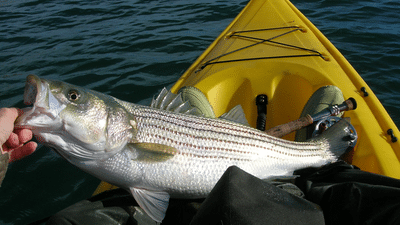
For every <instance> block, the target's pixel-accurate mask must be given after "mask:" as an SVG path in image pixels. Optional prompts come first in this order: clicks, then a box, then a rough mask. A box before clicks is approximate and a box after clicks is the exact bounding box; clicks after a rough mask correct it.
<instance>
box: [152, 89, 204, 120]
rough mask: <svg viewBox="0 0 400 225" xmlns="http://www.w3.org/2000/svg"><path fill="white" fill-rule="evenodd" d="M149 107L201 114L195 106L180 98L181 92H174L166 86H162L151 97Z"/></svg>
mask: <svg viewBox="0 0 400 225" xmlns="http://www.w3.org/2000/svg"><path fill="white" fill-rule="evenodd" d="M150 107H152V108H156V109H162V110H166V111H171V112H176V113H184V114H191V115H196V116H202V114H201V113H200V111H199V110H197V108H195V107H192V106H191V105H190V103H189V102H187V101H185V102H184V101H183V100H182V96H181V94H174V93H172V92H171V91H168V90H167V89H166V88H163V89H162V90H161V92H160V94H159V95H158V96H157V97H156V98H155V99H154V98H153V100H152V101H151V104H150Z"/></svg>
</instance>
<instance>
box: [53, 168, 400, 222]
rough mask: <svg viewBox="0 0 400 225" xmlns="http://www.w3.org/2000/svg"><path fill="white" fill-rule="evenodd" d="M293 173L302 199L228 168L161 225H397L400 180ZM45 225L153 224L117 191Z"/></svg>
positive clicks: (324, 171) (290, 188) (175, 202)
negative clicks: (209, 187) (206, 191)
mask: <svg viewBox="0 0 400 225" xmlns="http://www.w3.org/2000/svg"><path fill="white" fill-rule="evenodd" d="M296 174H298V175H300V177H299V178H297V179H296V182H295V184H296V185H297V186H298V187H299V188H300V189H301V190H302V191H303V192H304V194H305V199H303V198H301V192H300V191H299V190H300V189H298V188H297V187H296V186H294V185H291V184H287V183H286V184H282V183H273V184H271V183H269V182H265V181H263V180H260V179H258V178H256V177H254V176H252V175H250V174H248V173H246V172H244V171H242V170H241V169H239V168H237V167H230V168H229V169H228V170H227V171H226V172H225V173H224V175H223V176H222V177H221V179H220V180H219V181H218V183H217V184H216V186H215V187H214V189H213V190H212V192H211V193H210V194H209V196H208V197H207V198H206V199H205V200H204V199H198V200H187V199H186V200H179V199H171V201H170V205H169V207H168V210H167V214H166V217H165V219H164V220H163V223H162V224H189V223H190V224H192V225H196V224H207V225H212V224H224V225H227V224H244V225H246V224H324V222H325V223H326V224H328V225H330V224H400V180H397V179H393V178H389V177H385V176H381V175H377V174H372V173H368V172H364V171H361V170H359V169H358V168H357V167H355V166H351V165H348V164H346V163H344V162H338V163H334V164H330V165H328V166H325V167H322V168H320V169H313V168H308V169H304V170H299V171H296ZM289 192H290V193H289ZM291 193H292V194H291ZM306 199H307V200H306ZM203 200H204V202H203ZM311 202H313V203H311ZM317 204H318V205H319V206H320V207H319V206H317ZM321 209H322V210H321ZM47 224H68V225H69V224H142V225H143V224H155V222H154V221H152V220H151V219H150V218H149V217H148V216H147V215H145V214H144V212H143V210H141V209H140V208H139V207H138V206H137V203H136V202H135V200H134V199H133V198H132V197H131V195H130V193H128V192H127V191H125V190H122V189H116V190H112V191H109V192H105V193H102V194H99V195H97V196H94V197H92V198H90V199H88V200H85V201H82V202H79V203H77V204H75V205H73V206H70V207H68V208H66V209H64V210H62V211H60V212H59V213H57V214H56V215H54V216H52V217H51V218H50V219H48V220H47Z"/></svg>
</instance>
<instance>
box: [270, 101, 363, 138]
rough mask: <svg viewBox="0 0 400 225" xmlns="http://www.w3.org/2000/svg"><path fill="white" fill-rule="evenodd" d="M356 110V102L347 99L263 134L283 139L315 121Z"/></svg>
mask: <svg viewBox="0 0 400 225" xmlns="http://www.w3.org/2000/svg"><path fill="white" fill-rule="evenodd" d="M356 108H357V102H356V100H355V99H354V98H349V99H347V100H346V101H344V102H343V103H342V104H340V105H333V106H330V107H328V108H326V109H324V110H322V111H321V112H319V113H316V114H314V115H312V116H310V115H309V114H307V115H306V116H304V117H301V118H300V119H297V120H294V121H291V122H289V123H285V124H282V125H279V126H276V127H273V128H271V129H269V130H266V131H265V132H266V133H267V134H269V135H271V136H274V137H279V138H280V137H283V136H285V135H287V134H290V133H292V132H293V131H296V130H299V129H301V128H303V127H306V126H308V125H311V124H313V123H314V122H315V121H320V120H324V119H327V118H328V117H330V116H337V115H338V114H339V113H341V112H344V111H349V110H354V109H356Z"/></svg>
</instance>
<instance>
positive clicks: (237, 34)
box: [195, 26, 326, 73]
mask: <svg viewBox="0 0 400 225" xmlns="http://www.w3.org/2000/svg"><path fill="white" fill-rule="evenodd" d="M282 29H292V30H289V31H287V32H285V33H282V34H279V35H276V36H274V37H271V38H268V39H262V38H257V37H251V36H245V35H241V34H243V33H249V32H260V31H271V30H282ZM295 31H303V28H301V27H299V26H288V27H276V28H266V29H256V30H243V31H234V32H232V33H230V34H228V35H227V37H228V38H231V37H236V38H243V39H249V40H254V41H257V42H256V43H254V44H250V45H247V46H245V47H242V48H238V49H235V50H232V51H230V52H227V53H224V54H222V55H219V56H217V57H215V58H212V59H210V60H208V61H206V62H205V63H203V64H202V65H201V66H200V68H199V69H198V70H196V71H195V73H197V72H200V71H201V70H203V69H204V68H205V67H207V66H209V65H213V64H219V63H228V62H240V61H249V60H260V59H278V58H294V57H309V56H319V57H321V58H322V59H324V60H326V58H325V57H324V56H323V55H322V53H320V52H318V51H316V50H313V49H309V48H303V47H299V46H295V45H290V44H286V43H282V42H277V41H272V40H273V39H276V38H278V37H282V36H284V35H287V34H290V33H293V32H295ZM265 42H268V43H272V44H276V45H278V46H283V47H290V48H294V49H298V50H303V51H308V52H311V53H312V54H300V55H281V56H265V57H255V58H243V59H232V60H223V61H215V60H217V59H220V58H222V57H224V56H227V55H230V54H233V53H235V52H238V51H241V50H244V49H248V48H251V47H253V46H256V45H259V44H262V43H265Z"/></svg>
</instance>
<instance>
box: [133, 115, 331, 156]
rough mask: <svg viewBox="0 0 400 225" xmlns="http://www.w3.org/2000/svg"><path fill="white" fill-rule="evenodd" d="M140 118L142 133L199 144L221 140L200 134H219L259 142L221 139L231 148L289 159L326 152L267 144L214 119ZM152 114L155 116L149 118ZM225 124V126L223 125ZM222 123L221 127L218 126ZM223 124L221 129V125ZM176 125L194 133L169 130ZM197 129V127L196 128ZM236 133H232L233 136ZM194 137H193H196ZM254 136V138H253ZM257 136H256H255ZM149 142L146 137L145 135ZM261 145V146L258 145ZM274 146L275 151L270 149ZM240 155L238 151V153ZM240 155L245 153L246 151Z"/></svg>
mask: <svg viewBox="0 0 400 225" xmlns="http://www.w3.org/2000/svg"><path fill="white" fill-rule="evenodd" d="M140 114H141V115H140V116H139V115H137V119H138V122H139V123H140V124H142V126H146V128H143V132H146V131H145V129H154V130H155V131H160V132H165V135H166V136H168V135H171V134H173V135H180V136H185V137H187V138H189V139H193V140H199V139H200V140H203V141H211V143H215V142H220V141H219V140H221V139H223V138H224V137H220V138H215V137H213V136H207V137H205V136H204V135H201V134H204V133H213V134H215V136H218V135H222V136H225V137H233V138H234V139H235V140H240V139H246V138H247V139H250V140H251V141H253V142H259V143H260V144H249V143H245V142H244V141H233V140H223V141H222V143H223V144H227V145H229V144H232V145H235V146H241V145H243V146H244V147H254V148H260V149H265V150H268V151H273V152H275V153H278V154H282V155H286V156H292V157H314V156H323V155H326V154H327V152H326V149H327V147H328V146H327V145H326V144H323V143H316V142H315V143H313V142H307V143H300V144H298V143H294V142H288V141H283V143H280V142H279V141H280V140H279V141H270V140H269V138H270V136H268V135H264V134H263V133H261V132H258V131H256V132H247V133H248V134H249V133H250V134H251V135H252V136H251V137H246V138H245V137H243V135H241V134H242V132H243V131H244V132H246V130H245V129H248V130H250V129H249V128H246V127H245V128H243V127H241V126H237V127H238V128H239V129H232V128H231V127H228V126H230V125H233V126H235V125H236V124H232V123H227V122H225V121H221V122H220V121H212V120H214V119H207V118H205V120H211V121H212V122H213V124H211V125H209V124H205V123H200V122H199V121H198V120H199V119H198V118H190V119H181V118H180V115H176V114H167V113H164V112H160V111H157V110H143V112H142V113H140ZM153 114H155V115H154V116H153ZM217 122H218V125H219V126H218V125H215V124H214V123H217ZM224 123H226V124H224ZM221 124H222V125H221ZM223 125H225V126H223ZM176 126H179V127H181V128H182V129H186V130H187V131H188V132H191V133H194V134H188V133H184V132H181V131H178V130H175V129H171V128H169V127H176ZM199 127H200V128H199ZM213 127H218V128H219V129H218V130H217V131H216V130H214V129H213ZM235 132H236V133H235ZM196 134H197V135H196ZM257 135H258V136H257ZM259 136H260V137H259ZM148 138H149V139H151V138H150V136H148ZM262 144H264V145H262ZM265 145H271V146H273V147H266V146H265ZM194 147H200V146H194ZM274 147H275V148H274ZM287 147H291V148H294V150H290V151H289V150H287V149H285V151H280V150H279V148H287ZM221 149H226V148H221ZM238 153H240V151H238ZM243 153H249V152H247V151H245V152H243Z"/></svg>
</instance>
